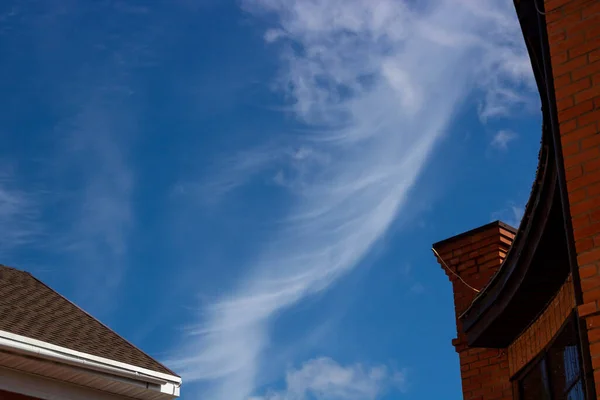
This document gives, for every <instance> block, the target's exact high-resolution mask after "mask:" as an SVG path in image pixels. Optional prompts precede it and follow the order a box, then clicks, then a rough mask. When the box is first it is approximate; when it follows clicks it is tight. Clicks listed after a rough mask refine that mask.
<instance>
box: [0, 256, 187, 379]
mask: <svg viewBox="0 0 600 400" xmlns="http://www.w3.org/2000/svg"><path fill="white" fill-rule="evenodd" d="M0 330H3V331H6V332H10V333H13V334H17V335H21V336H26V337H29V338H32V339H37V340H41V341H44V342H47V343H50V344H53V345H56V346H62V347H65V348H68V349H71V350H76V351H79V352H82V353H87V354H91V355H94V356H97V357H103V358H107V359H110V360H114V361H119V362H122V363H126V364H130V365H134V366H137V367H141V368H146V369H148V370H151V371H156V372H162V373H166V374H169V375H174V376H177V375H176V374H175V373H173V372H172V371H171V370H169V369H168V368H166V367H165V366H164V365H162V364H161V363H159V362H158V361H156V360H154V359H153V358H152V357H150V356H148V355H147V354H146V353H144V352H143V351H141V350H140V349H138V348H137V347H135V346H134V345H132V344H131V343H129V342H128V341H127V340H125V339H123V338H122V337H121V336H119V335H118V334H116V333H115V332H113V331H112V330H111V329H110V328H108V327H107V326H106V325H104V324H102V323H101V322H100V321H98V320H97V319H95V318H94V317H92V316H91V315H89V314H88V313H86V312H85V311H83V310H82V309H81V308H79V307H78V306H76V305H75V304H73V303H71V302H70V301H69V300H67V299H66V298H64V297H63V296H61V295H60V294H58V293H57V292H56V291H54V290H53V289H51V288H50V287H48V286H47V285H45V284H44V283H42V282H41V281H39V280H38V279H36V278H35V277H34V276H33V275H31V274H30V273H28V272H24V271H20V270H17V269H14V268H11V267H6V266H4V265H0Z"/></svg>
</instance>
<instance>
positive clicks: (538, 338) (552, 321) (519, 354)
mask: <svg viewBox="0 0 600 400" xmlns="http://www.w3.org/2000/svg"><path fill="white" fill-rule="evenodd" d="M574 307H575V295H574V293H573V281H572V279H571V277H569V279H567V281H566V282H565V283H564V284H563V286H562V287H561V288H560V290H559V291H558V293H557V294H556V296H554V298H553V299H552V301H551V302H550V304H549V305H548V307H547V308H546V309H545V310H544V311H543V312H542V314H541V315H540V316H539V317H538V319H536V320H535V321H534V322H533V324H531V325H530V326H529V328H527V329H526V330H525V332H523V333H522V334H521V335H520V336H519V337H518V338H517V339H516V340H515V341H514V342H513V343H512V344H511V345H510V346H508V368H509V370H510V376H514V375H515V374H516V373H517V372H519V371H520V370H521V369H522V368H523V367H525V366H526V365H527V364H528V363H529V362H530V361H532V360H533V359H534V358H535V357H536V356H537V355H538V354H539V353H540V352H541V351H542V350H543V349H544V348H545V347H546V346H547V345H548V343H550V341H551V340H552V338H554V336H555V335H556V334H557V333H558V331H559V329H560V327H561V326H562V325H563V324H564V323H565V321H566V320H567V318H568V317H569V316H570V315H571V313H572V312H573V308H574Z"/></svg>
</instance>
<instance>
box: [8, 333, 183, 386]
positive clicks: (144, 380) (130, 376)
mask: <svg viewBox="0 0 600 400" xmlns="http://www.w3.org/2000/svg"><path fill="white" fill-rule="evenodd" d="M0 351H6V352H10V353H15V354H20V355H23V356H27V357H31V358H35V359H44V360H47V361H50V362H55V363H57V364H61V365H63V366H68V367H70V368H75V369H78V370H81V371H82V372H85V373H88V374H89V373H91V374H94V375H103V376H105V377H107V378H110V379H113V380H118V381H121V382H123V383H128V384H134V385H137V386H142V387H143V388H146V389H148V390H152V391H157V392H161V393H165V394H169V395H172V396H179V391H180V387H181V378H179V377H177V376H171V375H167V374H163V373H160V372H155V371H150V370H145V369H143V368H139V367H136V366H133V365H129V364H125V363H121V362H117V361H113V360H109V359H105V358H102V357H97V356H93V355H91V354H86V353H81V352H78V351H74V350H71V349H67V348H64V347H60V346H55V345H52V344H50V343H46V342H42V341H39V340H36V339H31V338H28V337H25V336H21V335H15V334H12V333H9V332H5V331H0Z"/></svg>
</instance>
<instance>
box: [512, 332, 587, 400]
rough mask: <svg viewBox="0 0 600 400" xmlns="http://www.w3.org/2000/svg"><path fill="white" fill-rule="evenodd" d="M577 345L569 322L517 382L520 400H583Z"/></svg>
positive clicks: (575, 336) (575, 334)
mask: <svg viewBox="0 0 600 400" xmlns="http://www.w3.org/2000/svg"><path fill="white" fill-rule="evenodd" d="M578 343H579V342H578V340H577V332H576V330H575V325H574V324H573V323H572V322H571V323H569V324H568V325H567V326H565V328H564V329H563V330H562V332H561V333H560V334H559V335H558V337H557V338H556V340H554V342H553V343H552V345H551V346H550V348H549V349H548V350H546V352H545V353H543V354H542V355H541V356H540V357H539V358H538V360H536V361H535V364H533V365H532V366H531V367H530V368H529V370H528V371H527V373H526V374H525V375H524V376H523V377H522V378H521V379H520V380H519V392H520V394H521V396H520V398H521V400H534V399H541V400H583V399H584V396H583V382H582V378H581V359H580V350H579V344H578Z"/></svg>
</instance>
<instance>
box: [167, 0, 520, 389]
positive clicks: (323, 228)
mask: <svg viewBox="0 0 600 400" xmlns="http://www.w3.org/2000/svg"><path fill="white" fill-rule="evenodd" d="M243 5H244V8H245V9H246V10H248V11H249V12H251V13H253V14H256V15H265V16H267V19H268V20H271V19H275V20H276V26H277V29H282V30H284V31H285V32H286V36H285V38H279V39H280V40H278V41H276V42H275V44H274V45H275V46H279V48H280V49H281V62H282V70H281V75H280V76H279V79H278V83H279V86H278V87H279V88H280V90H282V91H283V93H284V94H285V95H286V96H287V98H288V99H289V100H290V104H291V111H292V112H293V114H294V116H295V117H296V118H297V120H298V121H299V122H300V123H301V124H304V125H306V126H307V127H308V129H307V132H306V133H305V134H304V135H303V136H300V137H298V135H296V136H294V139H293V142H291V143H285V145H284V146H283V147H282V148H280V149H276V150H274V151H273V152H270V153H269V157H267V158H269V162H272V163H273V164H275V165H276V168H277V169H275V171H278V170H280V169H281V168H284V169H285V171H286V172H287V171H288V170H292V171H294V172H295V174H294V179H293V180H292V181H293V183H292V184H290V180H289V177H288V175H287V174H286V175H285V177H286V185H285V187H282V190H289V191H290V194H291V195H292V196H291V198H292V202H291V204H289V207H286V208H285V209H286V210H289V211H288V212H287V214H285V215H283V216H281V218H279V221H282V222H281V224H279V225H278V226H277V228H276V229H275V231H274V232H273V234H272V240H271V241H270V242H268V243H265V244H264V246H261V247H260V248H258V249H257V254H256V258H255V259H254V260H253V261H252V262H251V263H249V264H248V265H246V266H245V267H246V271H247V272H246V273H245V274H244V275H243V276H240V277H239V280H238V281H237V282H236V284H235V286H233V287H232V288H231V290H230V291H229V293H228V294H227V295H224V296H223V297H222V298H221V299H220V300H218V301H216V302H215V303H214V304H212V305H211V306H209V307H207V308H206V309H204V310H203V311H204V312H203V313H202V314H201V315H199V318H198V320H197V328H196V329H195V332H194V333H193V334H192V335H190V336H188V337H186V338H185V340H184V341H183V343H182V345H181V347H180V348H179V349H177V351H176V354H178V357H177V358H178V359H177V360H174V361H172V362H171V363H170V365H172V366H173V368H175V369H176V370H178V371H180V372H181V373H182V374H183V376H184V379H185V380H186V381H187V382H192V381H205V382H207V383H208V384H209V389H208V391H207V393H205V394H204V396H205V397H207V398H211V399H215V400H242V399H245V398H247V397H248V396H249V395H250V393H251V392H252V391H253V388H254V387H255V385H256V384H257V381H258V380H260V368H261V363H263V362H268V360H263V359H262V356H263V351H264V350H265V349H266V348H267V346H268V345H269V322H270V321H271V320H272V319H273V318H274V317H276V316H277V315H278V314H279V313H281V312H282V311H284V310H286V309H287V308H289V307H291V306H293V305H294V304H296V303H298V302H299V301H301V300H302V299H303V298H305V297H306V296H309V295H311V294H313V293H315V292H318V291H321V290H324V289H326V288H327V287H329V286H330V285H331V284H332V283H333V282H335V281H336V279H338V278H339V277H340V276H341V275H342V274H344V273H347V272H348V271H350V270H351V269H352V268H354V267H355V266H356V265H357V264H358V263H359V262H360V261H361V260H362V259H363V258H364V257H365V255H366V254H368V253H369V251H370V250H371V248H372V246H373V245H374V244H375V243H376V242H377V241H378V240H379V239H381V238H382V237H383V236H384V235H385V234H386V232H387V230H388V228H389V227H390V226H391V224H392V223H393V221H394V220H395V219H396V217H397V215H398V213H399V212H400V211H401V210H402V206H403V204H404V202H405V200H406V196H407V194H408V192H409V190H410V188H411V187H412V186H413V185H414V184H415V181H416V179H417V177H418V176H419V173H420V172H421V170H422V168H423V166H424V165H425V163H426V162H427V160H428V158H429V156H430V155H431V152H432V150H433V148H434V146H435V144H436V143H437V142H438V141H439V139H440V138H441V136H442V135H443V134H444V132H446V131H447V130H448V128H449V126H450V124H451V122H452V121H453V119H454V117H455V116H456V114H457V112H458V111H459V109H460V107H461V106H462V104H463V100H465V98H466V97H467V96H469V95H470V94H471V93H473V91H474V90H481V91H483V92H484V94H485V95H484V96H483V97H484V100H483V107H484V109H485V107H497V106H498V104H502V106H503V107H507V108H510V107H512V106H513V105H514V103H513V100H512V99H511V98H505V97H502V98H501V97H498V96H496V95H494V93H499V92H514V93H518V91H516V89H515V87H520V85H522V83H523V81H527V80H528V79H530V78H531V77H530V75H531V73H530V71H529V70H528V69H523V67H522V66H523V65H526V64H527V62H528V61H527V55H526V52H525V51H524V46H523V45H522V38H521V34H520V29H519V27H518V23H517V21H516V16H515V13H514V9H513V8H512V6H511V4H510V2H496V1H492V0H488V1H480V2H472V1H470V0H462V1H459V0H440V1H432V2H430V3H429V4H427V5H425V4H419V7H416V6H413V5H409V3H408V2H401V1H398V0H369V1H366V0H365V1H359V0H246V1H244V2H243ZM449 16H451V18H450V17H449ZM290 42H294V43H295V45H294V46H291V45H289V43H290ZM298 48H300V50H297V49H298ZM294 49H296V50H294ZM494 76H495V77H498V78H497V79H491V78H490V77H494ZM500 78H501V79H500ZM486 96H487V99H486ZM505 100H506V102H505ZM311 128H312V130H311ZM286 138H288V139H289V135H288V136H286ZM282 140H283V139H282ZM289 140H290V141H291V140H292V139H289ZM290 147H292V148H307V149H308V148H310V149H311V151H310V152H306V151H303V152H301V153H302V155H303V156H302V157H288V156H283V157H280V156H279V154H288V153H289V152H288V151H287V150H286V149H289V148H290ZM242 154H246V156H244V157H240V164H234V165H233V166H230V167H229V168H226V169H225V171H224V172H220V173H219V175H220V176H226V177H227V179H225V180H222V179H220V178H219V179H217V181H221V182H222V181H225V182H228V183H227V185H226V186H227V188H228V190H229V189H235V188H237V187H240V186H241V185H242V184H244V183H246V182H248V181H249V180H251V179H252V178H253V177H254V175H252V176H251V175H250V174H245V173H240V174H238V173H237V172H236V171H245V170H247V168H246V167H244V164H245V163H246V162H247V160H254V159H256V160H259V161H260V162H258V163H254V162H252V163H251V164H250V165H251V166H254V165H255V164H258V165H260V169H261V170H263V171H264V169H265V168H267V167H266V165H268V163H267V164H264V163H263V160H264V159H265V157H264V154H263V153H262V152H260V151H259V152H258V154H257V155H256V157H254V156H253V155H252V153H251V152H250V153H248V152H247V151H246V150H244V152H242ZM296 154H297V153H296ZM309 155H310V156H309ZM282 164H283V167H282ZM249 170H250V171H255V169H253V168H249ZM274 174H275V173H273V175H274ZM273 175H271V177H272V176H273ZM204 194H206V193H204Z"/></svg>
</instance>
